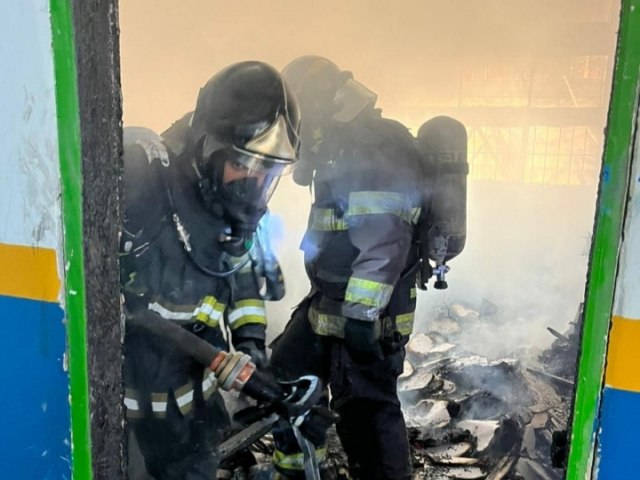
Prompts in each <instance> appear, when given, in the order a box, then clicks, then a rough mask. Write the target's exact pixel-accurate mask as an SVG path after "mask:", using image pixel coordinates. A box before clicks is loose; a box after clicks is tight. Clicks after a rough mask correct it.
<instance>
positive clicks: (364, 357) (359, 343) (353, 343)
mask: <svg viewBox="0 0 640 480" xmlns="http://www.w3.org/2000/svg"><path fill="white" fill-rule="evenodd" d="M375 326H376V325H375V322H372V321H368V320H357V319H355V318H348V319H347V323H346V324H345V326H344V346H345V348H346V349H347V352H349V355H351V358H353V359H354V360H355V361H356V362H358V363H371V362H374V361H376V360H382V359H383V358H384V355H383V353H382V345H381V344H380V341H379V339H378V338H377V337H376V331H375Z"/></svg>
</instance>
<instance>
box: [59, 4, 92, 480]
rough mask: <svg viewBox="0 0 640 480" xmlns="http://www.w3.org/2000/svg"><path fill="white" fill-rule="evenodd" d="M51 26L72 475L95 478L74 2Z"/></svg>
mask: <svg viewBox="0 0 640 480" xmlns="http://www.w3.org/2000/svg"><path fill="white" fill-rule="evenodd" d="M50 8H51V28H52V32H53V57H54V69H55V83H56V86H55V88H56V105H57V117H58V148H59V155H60V176H61V178H62V204H63V221H64V252H65V265H67V271H66V276H65V290H66V306H65V311H66V315H67V339H68V355H69V375H70V384H71V448H72V452H73V464H72V472H73V473H72V475H73V478H74V479H76V480H88V479H90V478H92V470H91V435H90V422H89V379H88V374H87V320H86V313H85V312H86V306H85V291H84V254H83V249H82V248H83V243H82V171H81V154H80V151H81V149H80V120H79V106H78V87H77V78H78V77H77V73H76V56H75V46H74V41H73V18H72V8H71V0H51V2H50Z"/></svg>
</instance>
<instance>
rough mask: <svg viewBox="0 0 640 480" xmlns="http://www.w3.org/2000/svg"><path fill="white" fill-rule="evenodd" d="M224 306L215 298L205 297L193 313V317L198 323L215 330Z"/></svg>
mask: <svg viewBox="0 0 640 480" xmlns="http://www.w3.org/2000/svg"><path fill="white" fill-rule="evenodd" d="M225 308H226V305H225V304H224V303H221V302H219V301H218V299H217V298H216V297H213V296H206V297H204V300H203V301H202V303H201V304H200V306H199V307H198V308H197V309H196V311H195V312H194V317H195V318H196V320H198V321H199V322H202V323H204V324H205V325H208V326H209V327H212V328H216V327H217V326H218V324H219V322H220V319H221V318H222V314H223V313H224V310H225Z"/></svg>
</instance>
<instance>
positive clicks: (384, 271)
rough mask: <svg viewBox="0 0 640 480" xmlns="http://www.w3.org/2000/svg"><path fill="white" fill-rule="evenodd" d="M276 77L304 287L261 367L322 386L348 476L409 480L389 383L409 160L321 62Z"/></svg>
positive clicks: (413, 192)
mask: <svg viewBox="0 0 640 480" xmlns="http://www.w3.org/2000/svg"><path fill="white" fill-rule="evenodd" d="M283 76H284V78H285V81H286V82H287V84H288V85H289V87H290V88H291V90H292V92H293V93H294V94H295V95H296V97H297V98H298V101H299V105H300V111H301V119H302V121H301V152H300V161H299V164H298V166H297V168H296V172H295V173H294V179H295V180H296V182H298V183H299V184H301V185H313V193H314V198H313V205H312V209H311V213H310V218H309V223H308V229H307V231H306V233H305V236H304V238H303V241H302V249H303V251H304V256H305V266H306V269H307V273H308V275H309V278H310V280H311V284H312V290H311V293H310V294H309V295H308V297H307V298H306V299H305V301H303V302H302V304H301V305H300V307H299V308H298V309H297V310H296V311H295V312H294V314H293V317H292V319H291V321H290V322H289V324H288V325H287V327H286V329H285V331H284V332H283V334H282V335H281V336H280V337H279V338H277V339H276V340H275V341H274V343H273V344H272V349H273V351H272V356H271V366H272V368H273V371H274V372H275V374H276V376H278V377H279V378H282V379H286V378H288V377H291V378H295V377H298V376H300V375H301V374H303V373H314V374H316V375H318V376H320V377H321V378H323V379H325V381H327V382H328V383H329V384H330V388H331V406H332V407H333V409H334V410H335V411H337V412H338V413H339V414H340V419H339V421H338V424H337V430H338V434H339V436H340V439H341V442H342V445H343V446H344V449H345V451H346V453H347V455H348V458H349V465H350V470H351V474H352V476H353V477H354V478H358V479H363V480H375V479H392V480H396V479H403V480H404V479H409V478H410V473H411V470H410V463H409V444H408V439H407V432H406V426H405V422H404V419H403V415H402V411H401V409H400V402H399V400H398V396H397V392H396V380H397V377H398V375H399V374H400V373H401V372H402V368H403V360H404V345H405V344H406V341H407V339H408V335H409V334H410V333H411V330H412V324H413V315H414V310H415V304H416V298H415V297H416V291H415V270H416V269H415V268H414V267H415V265H417V253H416V245H415V242H414V229H415V222H416V221H417V218H418V215H419V210H420V198H421V195H420V186H419V185H418V178H419V175H417V171H418V170H417V169H418V168H419V167H418V166H419V163H420V159H419V156H418V152H417V151H416V150H415V147H414V142H413V139H412V136H411V135H410V133H409V132H408V130H407V129H406V128H404V127H403V126H402V125H401V124H399V123H397V122H395V121H392V120H388V119H385V118H383V117H382V116H381V114H380V111H379V110H377V109H376V108H375V107H374V105H375V102H376V95H375V94H374V93H373V92H371V91H370V90H369V89H367V88H366V87H365V86H363V85H362V84H360V83H358V82H357V81H355V80H354V78H353V76H352V75H351V74H350V73H349V72H345V71H342V70H340V69H339V68H338V67H337V66H336V65H335V64H334V63H333V62H331V61H329V60H327V59H326V58H322V57H315V56H307V57H301V58H298V59H296V60H294V61H292V62H291V63H290V64H289V65H287V66H286V67H285V69H284V70H283ZM274 435H275V438H276V452H275V455H274V465H275V468H276V470H277V472H278V473H277V475H280V476H281V477H285V478H287V477H298V478H303V477H302V476H301V469H302V467H303V465H302V458H303V457H302V456H301V455H300V453H299V451H298V450H297V449H296V444H295V442H294V441H293V436H292V435H291V432H290V430H289V429H288V428H287V426H286V425H281V426H280V427H279V428H278V429H276V430H275V431H274ZM323 451H324V450H323V445H321V444H318V445H316V454H317V455H318V456H319V457H322V454H323Z"/></svg>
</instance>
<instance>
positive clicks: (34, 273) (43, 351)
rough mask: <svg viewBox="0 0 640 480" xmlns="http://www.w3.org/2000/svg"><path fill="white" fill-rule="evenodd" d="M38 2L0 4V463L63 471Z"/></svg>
mask: <svg viewBox="0 0 640 480" xmlns="http://www.w3.org/2000/svg"><path fill="white" fill-rule="evenodd" d="M51 45H52V34H51V24H50V16H49V1H48V0H28V1H19V2H0V71H2V73H1V74H0V105H1V107H0V151H1V152H2V155H0V172H2V174H1V175H0V385H2V394H1V395H0V425H2V432H3V434H2V435H0V468H1V469H2V473H1V474H0V476H1V477H2V478H11V479H63V478H71V438H70V437H71V435H70V414H69V378H68V374H67V373H66V371H65V367H64V363H65V336H66V333H65V325H64V306H63V305H62V299H63V298H64V295H63V292H64V290H63V281H62V271H63V269H62V262H63V260H62V259H63V256H62V227H61V225H62V219H61V205H60V193H61V192H60V180H59V178H60V172H59V157H58V138H57V118H56V98H55V82H54V65H53V52H52V46H51Z"/></svg>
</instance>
